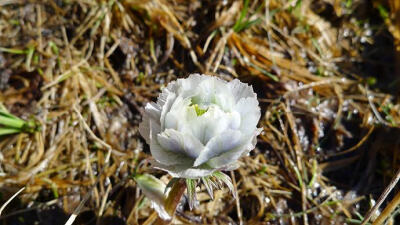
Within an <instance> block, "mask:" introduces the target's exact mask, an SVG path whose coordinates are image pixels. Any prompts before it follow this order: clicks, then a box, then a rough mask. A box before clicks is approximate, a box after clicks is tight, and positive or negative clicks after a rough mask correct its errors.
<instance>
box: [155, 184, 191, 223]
mask: <svg viewBox="0 0 400 225" xmlns="http://www.w3.org/2000/svg"><path fill="white" fill-rule="evenodd" d="M185 190H186V182H185V179H179V180H178V181H176V182H175V183H174V184H173V185H172V188H171V190H170V191H169V194H168V197H167V198H166V200H165V203H164V208H165V211H166V212H167V213H168V214H169V215H170V216H171V219H169V220H164V219H162V218H161V217H159V218H158V219H157V220H156V222H155V223H154V224H155V225H166V224H170V223H171V221H172V218H173V216H174V214H175V211H176V208H177V207H178V204H179V202H180V201H181V199H182V196H183V194H184V193H185Z"/></svg>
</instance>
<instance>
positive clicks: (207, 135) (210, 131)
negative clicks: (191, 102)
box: [179, 105, 241, 145]
mask: <svg viewBox="0 0 400 225" xmlns="http://www.w3.org/2000/svg"><path fill="white" fill-rule="evenodd" d="M240 121H241V119H240V114H239V113H237V112H224V111H222V110H221V109H220V108H219V107H217V106H215V105H212V106H210V107H209V108H208V110H207V112H205V113H204V114H203V115H201V116H195V117H191V120H188V121H187V123H186V124H183V126H182V127H181V128H179V129H180V130H182V131H186V132H190V133H191V134H193V136H195V137H196V138H197V139H198V140H200V142H201V143H203V144H204V145H206V144H207V143H208V142H209V141H210V139H211V138H213V137H215V136H218V135H219V134H221V133H223V132H225V131H226V130H228V129H232V130H234V129H239V127H240Z"/></svg>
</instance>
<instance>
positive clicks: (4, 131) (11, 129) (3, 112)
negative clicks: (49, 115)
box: [0, 103, 39, 136]
mask: <svg viewBox="0 0 400 225" xmlns="http://www.w3.org/2000/svg"><path fill="white" fill-rule="evenodd" d="M38 129H39V125H38V124H37V122H36V121H35V120H29V121H25V120H23V119H20V118H18V117H16V116H14V115H13V114H11V113H9V112H8V111H7V109H6V108H5V107H4V106H3V105H2V104H1V103H0V136H4V135H9V134H16V133H21V132H26V133H33V132H35V131H37V130H38Z"/></svg>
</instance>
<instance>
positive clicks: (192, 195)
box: [186, 179, 196, 210]
mask: <svg viewBox="0 0 400 225" xmlns="http://www.w3.org/2000/svg"><path fill="white" fill-rule="evenodd" d="M186 187H187V195H188V200H189V208H190V210H192V209H193V208H194V204H195V202H196V181H195V180H193V179H186Z"/></svg>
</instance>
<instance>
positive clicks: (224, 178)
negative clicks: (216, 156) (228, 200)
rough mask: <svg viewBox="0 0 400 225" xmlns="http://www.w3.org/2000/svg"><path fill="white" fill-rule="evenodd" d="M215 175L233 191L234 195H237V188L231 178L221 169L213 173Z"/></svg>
mask: <svg viewBox="0 0 400 225" xmlns="http://www.w3.org/2000/svg"><path fill="white" fill-rule="evenodd" d="M213 176H214V177H215V178H217V179H218V180H219V181H222V182H223V183H224V184H225V185H226V186H227V187H228V189H229V190H230V191H231V193H232V195H233V196H234V197H236V192H235V188H234V187H233V184H232V180H231V178H230V177H229V176H228V175H226V174H225V173H223V172H221V171H217V172H215V173H213Z"/></svg>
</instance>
